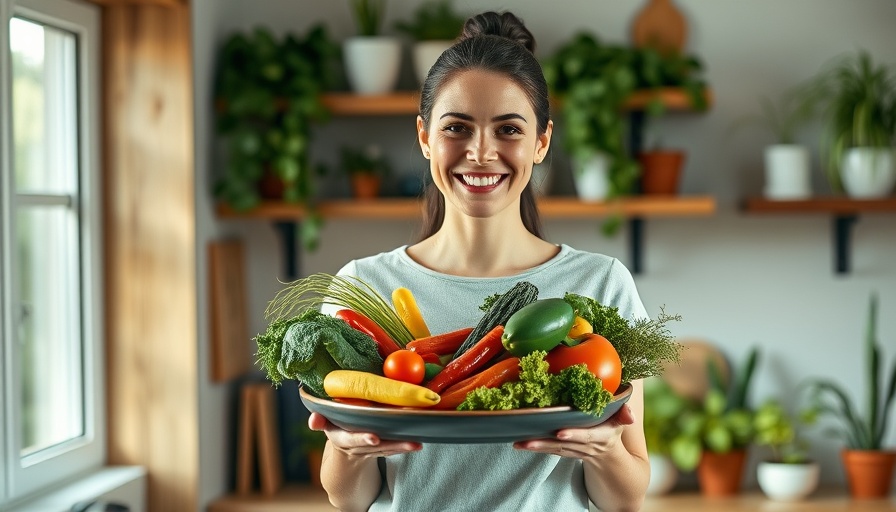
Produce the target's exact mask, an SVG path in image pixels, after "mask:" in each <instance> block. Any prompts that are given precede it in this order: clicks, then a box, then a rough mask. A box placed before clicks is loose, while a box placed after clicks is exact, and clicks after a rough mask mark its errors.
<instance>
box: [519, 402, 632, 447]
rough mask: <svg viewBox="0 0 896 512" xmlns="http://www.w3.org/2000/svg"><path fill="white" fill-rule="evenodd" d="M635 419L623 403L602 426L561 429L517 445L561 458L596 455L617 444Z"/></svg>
mask: <svg viewBox="0 0 896 512" xmlns="http://www.w3.org/2000/svg"><path fill="white" fill-rule="evenodd" d="M634 422H635V417H634V415H633V414H632V410H631V408H630V407H629V406H628V405H623V406H622V407H621V408H620V409H619V411H617V412H616V414H614V415H613V416H611V417H610V418H609V419H607V421H605V422H603V423H601V424H600V425H596V426H594V427H591V428H566V429H562V430H558V431H557V434H556V437H554V438H545V439H532V440H529V441H520V442H517V443H514V444H513V446H514V447H515V448H519V449H522V450H530V451H534V452H540V453H551V454H554V455H560V456H561V457H577V458H584V457H593V456H596V455H599V454H600V453H601V452H603V451H606V450H607V449H609V448H610V447H612V446H615V445H616V443H618V442H619V441H620V439H621V438H622V429H623V428H624V427H625V426H626V425H631V424H632V423H634Z"/></svg>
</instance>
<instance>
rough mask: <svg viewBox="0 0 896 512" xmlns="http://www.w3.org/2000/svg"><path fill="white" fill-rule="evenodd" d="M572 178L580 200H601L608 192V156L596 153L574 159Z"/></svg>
mask: <svg viewBox="0 0 896 512" xmlns="http://www.w3.org/2000/svg"><path fill="white" fill-rule="evenodd" d="M573 166H574V168H573V171H572V174H573V179H574V180H575V184H576V192H577V193H578V195H579V199H581V200H582V201H603V200H604V199H606V198H607V196H608V195H609V193H610V158H609V157H608V156H607V155H604V154H602V153H597V154H594V155H592V156H591V157H589V158H586V159H574V162H573Z"/></svg>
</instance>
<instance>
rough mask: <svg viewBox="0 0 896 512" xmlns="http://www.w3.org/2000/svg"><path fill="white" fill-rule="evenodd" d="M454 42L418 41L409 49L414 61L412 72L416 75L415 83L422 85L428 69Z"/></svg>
mask: <svg viewBox="0 0 896 512" xmlns="http://www.w3.org/2000/svg"><path fill="white" fill-rule="evenodd" d="M453 44H454V41H418V42H417V43H415V44H414V47H413V49H412V50H411V52H412V54H411V57H412V59H413V61H414V73H415V74H416V75H417V83H419V84H420V85H423V82H425V81H426V75H428V74H429V69H430V68H431V67H432V65H433V64H435V63H436V60H438V58H439V56H440V55H442V52H444V51H445V50H447V49H448V48H450V47H451V45H453Z"/></svg>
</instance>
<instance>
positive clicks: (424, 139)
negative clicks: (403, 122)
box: [417, 116, 429, 160]
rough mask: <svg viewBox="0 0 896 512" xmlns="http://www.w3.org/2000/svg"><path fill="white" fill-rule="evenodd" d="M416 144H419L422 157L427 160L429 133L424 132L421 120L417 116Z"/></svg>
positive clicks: (424, 128)
mask: <svg viewBox="0 0 896 512" xmlns="http://www.w3.org/2000/svg"><path fill="white" fill-rule="evenodd" d="M417 142H418V143H419V144H420V151H422V152H423V157H424V158H426V159H427V160H429V132H427V131H426V127H425V126H424V125H423V118H422V117H420V116H417Z"/></svg>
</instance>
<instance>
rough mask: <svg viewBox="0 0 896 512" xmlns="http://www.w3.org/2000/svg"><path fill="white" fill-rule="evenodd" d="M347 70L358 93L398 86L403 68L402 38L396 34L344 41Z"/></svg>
mask: <svg viewBox="0 0 896 512" xmlns="http://www.w3.org/2000/svg"><path fill="white" fill-rule="evenodd" d="M342 49H343V55H344V58H345V73H346V75H347V77H348V82H349V84H350V85H351V87H352V90H353V91H355V92H356V93H358V94H385V93H387V92H391V91H393V90H394V89H395V86H396V85H397V83H398V73H399V71H400V70H401V41H399V40H398V39H397V38H395V37H388V36H375V37H360V36H359V37H351V38H349V39H346V40H345V42H344V43H343V48H342Z"/></svg>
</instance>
